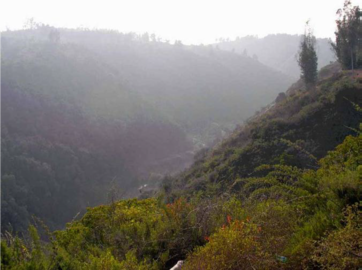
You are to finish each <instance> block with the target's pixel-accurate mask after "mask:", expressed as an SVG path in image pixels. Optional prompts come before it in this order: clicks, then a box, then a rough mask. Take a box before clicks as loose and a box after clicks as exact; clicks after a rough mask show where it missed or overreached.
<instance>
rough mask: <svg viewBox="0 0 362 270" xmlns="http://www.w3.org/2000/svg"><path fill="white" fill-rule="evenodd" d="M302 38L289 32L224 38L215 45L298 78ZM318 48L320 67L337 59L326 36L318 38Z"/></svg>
mask: <svg viewBox="0 0 362 270" xmlns="http://www.w3.org/2000/svg"><path fill="white" fill-rule="evenodd" d="M300 39H301V36H299V35H287V34H277V35H268V36H266V37H264V38H258V37H253V36H247V37H242V38H237V39H236V40H231V41H229V40H228V41H225V40H222V41H220V42H219V43H217V44H215V46H217V47H219V48H220V49H222V50H228V51H235V52H236V53H238V54H241V55H243V54H247V55H249V57H255V58H257V59H258V60H259V61H260V62H261V63H263V64H265V65H267V66H270V67H272V68H274V69H276V70H280V71H282V72H283V73H285V74H287V75H289V76H291V77H292V78H294V79H297V78H298V77H299V74H300V69H299V66H298V63H297V53H298V51H299V43H300ZM316 50H317V55H318V67H319V68H322V67H324V66H325V65H328V64H329V63H330V62H331V61H334V60H335V59H336V58H335V56H334V54H333V52H332V50H331V45H330V41H329V40H328V39H326V38H318V39H317V44H316Z"/></svg>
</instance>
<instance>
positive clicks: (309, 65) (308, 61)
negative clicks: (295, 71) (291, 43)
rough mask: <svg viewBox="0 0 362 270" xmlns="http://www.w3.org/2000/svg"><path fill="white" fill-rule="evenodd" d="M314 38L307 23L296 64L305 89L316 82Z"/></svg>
mask: <svg viewBox="0 0 362 270" xmlns="http://www.w3.org/2000/svg"><path fill="white" fill-rule="evenodd" d="M315 43H316V38H315V37H314V36H313V33H312V30H311V29H310V28H309V26H308V23H307V25H306V30H305V33H304V36H303V38H302V41H301V43H300V52H299V59H298V64H299V66H300V69H301V78H302V79H303V80H304V83H305V84H306V86H307V88H310V87H313V86H315V84H316V82H317V75H318V74H317V67H318V58H317V53H316V50H315Z"/></svg>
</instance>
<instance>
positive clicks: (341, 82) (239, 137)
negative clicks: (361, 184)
mask: <svg viewBox="0 0 362 270" xmlns="http://www.w3.org/2000/svg"><path fill="white" fill-rule="evenodd" d="M328 69H330V70H331V72H328ZM334 70H335V67H334V65H332V66H330V67H326V68H325V69H324V70H323V74H324V76H322V75H323V74H322V75H320V77H321V80H320V81H319V83H318V86H317V87H316V89H315V90H309V91H305V90H299V91H297V90H296V89H295V88H292V89H290V90H289V91H288V93H289V95H288V96H286V97H284V99H282V100H281V101H279V102H278V103H274V104H272V105H271V106H269V107H267V108H266V109H265V110H264V111H263V112H261V113H259V114H257V115H256V116H254V117H253V118H251V119H250V120H249V121H248V123H247V124H246V125H244V126H242V127H240V128H238V129H236V131H235V132H234V133H233V134H232V135H231V136H230V137H229V138H228V139H227V140H225V141H224V142H222V143H221V144H220V145H219V146H217V147H216V148H214V149H212V150H210V151H208V152H205V151H204V152H203V153H200V154H199V157H198V159H197V160H196V162H195V164H194V165H193V166H192V168H191V169H190V170H187V171H186V172H184V173H183V174H181V175H180V176H179V177H178V178H177V179H167V180H166V181H165V184H164V190H165V191H166V193H167V194H168V195H169V196H170V198H173V197H179V196H180V194H184V195H186V196H191V194H196V193H200V194H203V195H208V194H209V193H212V194H215V192H216V194H218V193H224V192H226V191H229V190H230V189H234V190H239V189H240V188H241V190H242V186H243V183H239V180H238V179H242V178H246V177H251V176H253V177H254V176H260V175H263V173H262V172H260V171H258V170H256V168H257V167H259V166H261V165H263V164H271V165H272V164H285V165H290V166H297V167H299V168H316V167H317V166H318V163H317V160H318V159H319V158H321V157H323V156H324V155H325V154H326V153H327V151H329V150H332V149H333V148H334V147H335V146H336V145H338V144H340V143H341V142H342V141H343V139H344V138H345V137H346V136H347V135H349V134H355V133H356V130H357V129H358V126H359V124H360V122H361V113H360V112H359V111H358V110H356V107H355V106H356V104H359V105H360V104H362V91H361V90H362V84H361V83H362V78H361V77H360V75H359V72H358V71H356V72H341V71H339V72H338V73H335V72H334ZM326 74H329V76H327V75H326ZM326 76H327V77H326ZM294 87H295V86H294Z"/></svg>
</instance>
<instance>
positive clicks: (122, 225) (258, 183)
mask: <svg viewBox="0 0 362 270" xmlns="http://www.w3.org/2000/svg"><path fill="white" fill-rule="evenodd" d="M361 146H362V135H361V134H360V135H357V136H355V137H353V136H348V137H347V138H346V139H345V140H344V142H343V143H342V144H341V145H339V146H338V147H337V148H336V149H335V150H334V151H331V152H330V153H328V155H327V156H326V157H325V158H323V159H321V160H320V161H319V164H320V168H319V169H318V170H314V169H297V168H295V167H292V166H285V165H278V166H273V167H267V168H263V169H268V170H269V173H268V174H267V176H265V177H262V178H260V177H253V178H247V179H244V181H245V185H244V187H243V188H242V190H241V191H239V192H237V193H235V194H234V195H228V196H227V195H224V196H223V197H218V198H214V199H209V200H202V201H199V200H197V199H193V200H190V201H186V200H185V199H182V198H180V199H178V200H177V201H175V202H174V203H171V204H165V203H163V202H162V197H160V198H159V199H155V198H153V199H145V200H136V199H133V200H125V201H119V202H114V203H112V204H110V205H103V206H99V207H95V208H92V209H88V211H87V213H86V214H85V215H84V217H83V218H82V219H81V220H79V221H73V222H72V223H69V224H68V225H67V228H66V229H65V230H64V231H57V232H55V233H54V234H49V235H48V237H49V242H48V243H45V244H43V243H42V242H41V240H40V238H39V236H38V233H37V230H36V228H35V227H33V226H31V227H30V229H29V231H30V236H31V238H30V239H29V240H21V239H20V238H18V237H15V238H14V237H12V236H10V235H9V234H5V237H4V238H3V241H2V267H3V269H167V267H169V266H171V265H173V264H174V263H175V262H176V261H177V260H178V259H183V258H186V263H185V264H184V268H185V269H290V268H292V269H299V268H300V267H301V265H304V267H306V268H308V269H309V268H313V269H315V267H317V268H322V269H323V268H326V269H353V267H358V266H359V264H360V263H361V260H360V257H359V255H358V252H359V241H360V239H361V231H360V229H359V228H358V225H357V224H358V222H359V221H358V219H360V215H361V212H360V211H359V208H358V207H359V206H360V205H359V198H360V195H361V183H360V180H361V165H360V164H361V158H362V156H361Z"/></svg>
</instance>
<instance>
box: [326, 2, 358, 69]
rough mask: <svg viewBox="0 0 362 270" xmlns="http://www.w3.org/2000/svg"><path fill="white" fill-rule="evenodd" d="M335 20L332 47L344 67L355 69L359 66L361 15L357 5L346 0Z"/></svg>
mask: <svg viewBox="0 0 362 270" xmlns="http://www.w3.org/2000/svg"><path fill="white" fill-rule="evenodd" d="M337 14H339V17H340V18H339V19H338V20H337V31H336V32H335V34H336V42H335V43H332V47H333V49H334V51H335V53H336V56H337V57H338V60H339V62H340V63H341V64H342V66H343V68H344V69H352V70H353V69H357V68H359V67H361V60H360V56H361V49H362V48H361V44H360V41H359V40H360V38H361V36H362V30H361V29H362V27H361V19H360V17H361V15H360V8H359V6H352V3H351V1H350V0H346V1H345V3H344V6H343V9H339V10H338V12H337Z"/></svg>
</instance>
